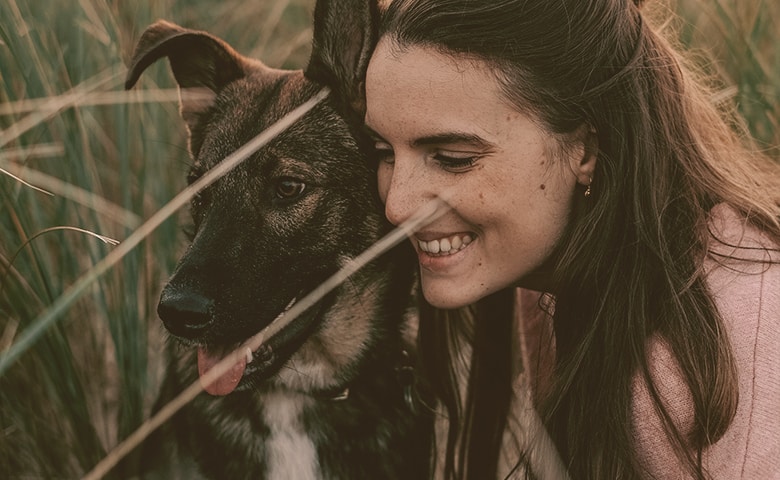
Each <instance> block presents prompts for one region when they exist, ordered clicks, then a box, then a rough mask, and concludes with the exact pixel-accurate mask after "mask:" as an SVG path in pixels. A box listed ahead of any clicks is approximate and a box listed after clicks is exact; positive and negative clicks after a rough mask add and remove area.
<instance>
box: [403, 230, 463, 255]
mask: <svg viewBox="0 0 780 480" xmlns="http://www.w3.org/2000/svg"><path fill="white" fill-rule="evenodd" d="M473 240H474V238H473V237H472V235H470V234H456V235H450V236H447V237H441V238H437V239H433V240H428V241H424V240H419V239H418V240H417V246H418V247H419V249H420V250H422V251H423V252H425V253H427V254H428V255H430V256H433V257H443V256H447V255H453V254H455V253H458V252H459V251H461V250H463V249H464V248H466V247H467V246H468V245H469V244H470V243H471V242H472V241H473Z"/></svg>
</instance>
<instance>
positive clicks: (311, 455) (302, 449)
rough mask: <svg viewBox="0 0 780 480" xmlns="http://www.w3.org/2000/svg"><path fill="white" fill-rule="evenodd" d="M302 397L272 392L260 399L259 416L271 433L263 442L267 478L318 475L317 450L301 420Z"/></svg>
mask: <svg viewBox="0 0 780 480" xmlns="http://www.w3.org/2000/svg"><path fill="white" fill-rule="evenodd" d="M304 402H305V400H304V399H303V398H302V397H301V396H299V395H286V394H281V393H279V394H272V395H269V396H267V397H266V398H265V399H264V400H263V417H264V420H265V423H266V425H268V427H269V428H270V429H271V433H270V435H269V436H268V438H267V440H266V442H265V452H266V458H267V461H268V478H269V479H271V480H282V479H285V480H286V479H291V478H294V479H297V480H318V479H320V478H322V475H321V473H320V466H319V462H318V461H317V452H316V449H315V448H314V444H313V443H312V441H311V439H310V438H309V436H308V435H307V434H306V431H305V429H304V426H303V422H302V418H301V416H302V412H303V408H304Z"/></svg>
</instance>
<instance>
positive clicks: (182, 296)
mask: <svg viewBox="0 0 780 480" xmlns="http://www.w3.org/2000/svg"><path fill="white" fill-rule="evenodd" d="M213 307H214V301H213V300H211V299H210V298H207V297H205V296H203V295H201V294H199V293H196V292H192V291H186V292H185V291H180V290H178V289H175V288H173V287H171V285H168V286H167V287H165V289H163V293H162V295H161V296H160V303H159V304H158V305H157V314H158V315H159V316H160V319H161V320H162V321H163V324H165V328H167V329H168V331H169V332H171V333H172V334H174V335H176V336H179V337H184V338H189V339H196V338H198V337H200V336H201V335H202V334H203V332H204V331H205V330H206V329H207V328H208V327H209V325H210V324H211V321H212V310H213Z"/></svg>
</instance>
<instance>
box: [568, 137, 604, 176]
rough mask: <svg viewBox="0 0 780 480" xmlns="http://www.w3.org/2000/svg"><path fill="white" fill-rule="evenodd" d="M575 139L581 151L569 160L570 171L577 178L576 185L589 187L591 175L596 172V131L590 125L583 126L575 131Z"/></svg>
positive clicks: (597, 141) (597, 140)
mask: <svg viewBox="0 0 780 480" xmlns="http://www.w3.org/2000/svg"><path fill="white" fill-rule="evenodd" d="M576 138H577V141H578V142H581V145H582V149H578V154H577V155H574V156H572V158H571V169H572V172H574V175H575V176H576V177H577V183H579V184H580V185H585V186H586V187H587V186H590V183H591V182H592V181H593V174H594V172H595V171H596V159H597V158H598V152H599V138H598V134H597V133H596V129H595V128H593V127H592V126H591V125H588V124H583V125H582V126H581V127H580V128H579V129H577V133H576Z"/></svg>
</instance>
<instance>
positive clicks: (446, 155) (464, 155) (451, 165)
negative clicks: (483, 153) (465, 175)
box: [432, 151, 479, 173]
mask: <svg viewBox="0 0 780 480" xmlns="http://www.w3.org/2000/svg"><path fill="white" fill-rule="evenodd" d="M432 158H433V159H434V160H435V161H436V162H437V163H438V164H439V165H441V167H442V168H443V169H445V170H447V171H450V172H454V173H459V172H463V171H466V170H469V169H470V168H471V167H473V166H474V164H475V163H476V162H477V160H479V155H476V154H474V153H473V152H449V151H437V152H435V153H434V154H433V155H432Z"/></svg>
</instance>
